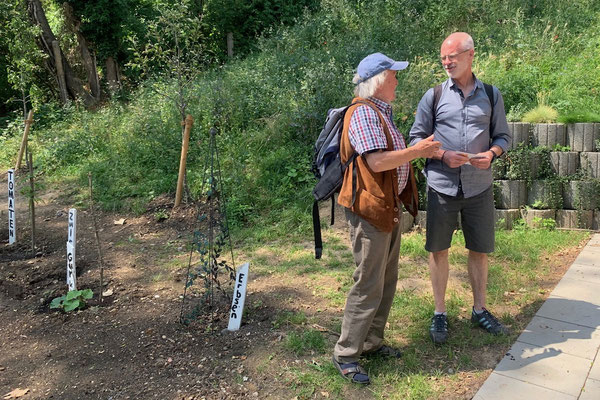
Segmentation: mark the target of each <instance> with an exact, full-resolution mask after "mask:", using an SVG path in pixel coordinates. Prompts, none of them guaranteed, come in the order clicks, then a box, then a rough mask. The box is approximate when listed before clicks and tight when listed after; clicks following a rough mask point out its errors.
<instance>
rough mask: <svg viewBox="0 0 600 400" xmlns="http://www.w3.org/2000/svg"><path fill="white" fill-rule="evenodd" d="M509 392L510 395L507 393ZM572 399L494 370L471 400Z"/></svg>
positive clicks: (572, 398) (574, 397)
mask: <svg viewBox="0 0 600 400" xmlns="http://www.w3.org/2000/svg"><path fill="white" fill-rule="evenodd" d="M509 393H510V395H508V394H509ZM507 398H510V399H511V400H531V399H544V400H574V399H577V397H576V396H570V395H568V394H565V393H561V392H557V391H554V390H550V389H547V388H545V387H541V386H537V385H532V384H531V383H527V382H523V381H520V380H518V379H514V378H510V377H508V376H504V375H500V374H497V373H495V372H492V374H491V375H490V376H489V378H487V380H486V381H485V383H484V384H483V386H482V387H481V388H480V389H479V391H478V392H477V394H476V395H475V397H473V400H506V399H507Z"/></svg>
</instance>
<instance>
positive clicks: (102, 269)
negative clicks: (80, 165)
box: [88, 172, 104, 303]
mask: <svg viewBox="0 0 600 400" xmlns="http://www.w3.org/2000/svg"><path fill="white" fill-rule="evenodd" d="M88 182H89V186H90V213H91V214H92V220H93V221H94V235H95V236H96V246H97V247H98V258H99V259H100V303H103V302H104V298H103V297H102V291H103V290H104V260H103V259H102V247H100V236H99V235H98V224H97V223H96V214H95V213H94V198H93V193H92V173H91V172H88Z"/></svg>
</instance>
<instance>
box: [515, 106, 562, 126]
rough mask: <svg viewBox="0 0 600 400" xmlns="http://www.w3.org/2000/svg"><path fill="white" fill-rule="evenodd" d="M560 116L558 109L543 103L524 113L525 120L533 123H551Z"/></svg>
mask: <svg viewBox="0 0 600 400" xmlns="http://www.w3.org/2000/svg"><path fill="white" fill-rule="evenodd" d="M557 118H558V111H556V110H555V109H554V108H552V107H550V106H547V105H544V104H541V105H539V106H537V107H536V108H534V109H532V110H530V111H528V112H526V113H525V115H523V119H522V121H523V122H529V123H531V124H539V123H550V122H556V120H557Z"/></svg>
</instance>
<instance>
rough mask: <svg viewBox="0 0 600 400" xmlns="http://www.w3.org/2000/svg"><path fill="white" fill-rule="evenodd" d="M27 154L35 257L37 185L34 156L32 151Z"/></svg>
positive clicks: (32, 245) (32, 242)
mask: <svg viewBox="0 0 600 400" xmlns="http://www.w3.org/2000/svg"><path fill="white" fill-rule="evenodd" d="M27 153H28V154H27V155H28V158H27V166H28V168H29V186H30V188H31V193H30V195H29V210H30V211H31V253H32V254H33V256H34V257H35V185H34V184H33V179H34V178H33V155H32V154H31V151H28V152H27Z"/></svg>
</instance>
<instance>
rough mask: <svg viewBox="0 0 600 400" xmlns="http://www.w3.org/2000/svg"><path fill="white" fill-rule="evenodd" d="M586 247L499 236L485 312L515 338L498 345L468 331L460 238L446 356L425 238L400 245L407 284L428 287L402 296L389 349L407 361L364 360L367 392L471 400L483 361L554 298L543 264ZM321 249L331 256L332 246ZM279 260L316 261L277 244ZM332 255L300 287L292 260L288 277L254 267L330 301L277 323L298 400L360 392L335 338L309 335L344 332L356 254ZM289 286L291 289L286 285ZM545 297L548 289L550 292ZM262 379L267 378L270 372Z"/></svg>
mask: <svg viewBox="0 0 600 400" xmlns="http://www.w3.org/2000/svg"><path fill="white" fill-rule="evenodd" d="M331 234H332V235H338V236H339V238H340V240H341V239H342V238H343V235H344V234H345V233H339V232H337V233H336V232H334V231H332V232H331ZM587 237H589V233H587V232H582V231H563V230H560V231H559V230H548V229H532V228H528V227H526V226H519V225H518V228H517V229H515V230H510V231H508V230H498V231H497V232H496V251H495V252H494V253H493V254H492V255H491V256H490V258H489V261H490V268H489V284H488V307H489V308H490V309H491V310H492V311H493V312H494V313H496V314H497V316H498V317H499V318H500V320H501V321H502V322H503V323H505V324H507V325H509V326H510V327H511V328H512V334H511V335H508V336H492V335H489V334H487V333H485V332H484V331H483V330H481V329H479V328H476V327H473V325H472V324H471V321H470V310H471V305H472V294H471V289H470V285H469V283H468V277H467V274H466V265H465V263H466V251H465V250H464V237H463V236H462V232H460V231H459V232H457V234H456V235H454V237H453V242H452V248H451V251H450V259H451V270H452V271H454V272H455V278H454V280H451V281H450V283H449V287H448V290H447V294H446V303H447V309H448V315H449V322H450V329H451V335H450V338H449V341H448V343H447V344H445V345H444V346H434V345H433V344H432V343H431V341H430V339H429V336H428V334H427V331H428V327H429V323H430V318H431V314H432V312H433V296H432V294H431V292H430V290H429V289H428V287H429V286H428V280H429V273H428V268H427V257H426V255H427V253H424V252H423V251H422V250H420V249H419V248H422V247H423V245H424V241H425V238H424V235H423V234H421V233H417V232H412V233H409V234H406V235H403V246H404V247H403V248H402V251H401V258H402V261H401V265H402V268H401V274H400V281H402V280H403V279H416V280H422V281H423V282H424V283H425V285H424V286H423V287H417V288H413V289H405V290H398V291H397V292H396V295H395V298H394V303H393V305H392V309H391V312H390V316H389V319H388V323H389V326H388V328H387V329H386V341H387V342H388V343H389V344H390V345H392V346H397V347H399V348H401V349H402V351H403V357H402V358H401V359H400V360H392V361H389V360H384V359H379V358H373V359H368V360H364V362H363V364H364V366H365V368H367V370H368V371H369V373H370V376H371V379H372V381H373V383H372V385H370V387H369V390H370V391H371V393H372V395H373V396H374V397H375V398H381V399H384V398H385V399H389V398H393V399H443V398H445V397H447V396H448V395H452V394H453V393H454V392H453V390H457V391H458V390H464V391H466V390H468V389H469V387H468V386H466V385H468V383H466V382H468V379H467V377H479V376H481V375H482V374H485V373H486V371H487V370H488V369H489V368H491V367H493V365H490V364H488V363H487V362H486V361H485V359H486V358H487V359H489V358H491V359H496V358H500V357H501V356H502V354H503V353H504V352H505V351H506V349H507V348H508V347H509V346H510V345H511V344H512V343H513V342H514V340H515V339H516V338H517V336H518V335H519V333H520V330H521V329H523V328H524V327H525V326H526V324H527V323H528V322H529V320H530V319H531V317H532V316H533V315H534V314H535V312H536V311H537V309H538V308H539V307H540V306H541V304H542V302H543V299H544V297H545V295H547V293H548V290H549V289H551V288H547V287H546V285H547V283H546V280H547V279H548V276H549V275H550V274H551V273H553V271H551V270H550V267H549V266H548V261H547V260H546V258H549V259H556V257H555V256H554V255H555V254H557V253H559V252H561V251H563V250H564V249H567V248H569V247H572V246H576V245H577V244H578V243H580V242H581V241H582V240H583V239H585V238H587ZM324 245H325V247H327V241H325V242H324ZM277 252H278V253H280V254H289V255H293V256H294V257H295V258H294V259H295V260H296V261H297V262H299V263H303V262H306V260H307V259H304V258H303V257H301V255H302V254H305V255H307V256H308V255H311V254H312V249H311V248H306V247H303V246H298V244H297V243H295V242H294V241H293V240H288V241H287V242H286V241H283V240H280V241H278V242H277ZM332 253H333V256H334V257H328V256H324V257H323V259H321V260H319V261H318V262H317V263H316V264H313V266H312V267H311V268H314V269H315V271H313V272H311V273H310V274H302V275H300V277H301V279H302V280H301V281H298V278H299V276H298V275H297V271H295V270H294V268H293V266H292V265H291V260H290V261H289V263H290V264H289V265H286V267H285V268H283V269H279V268H277V267H275V266H274V265H273V264H271V265H268V266H265V265H261V264H260V263H258V262H254V261H251V265H253V266H254V267H253V268H254V269H255V271H257V270H258V271H257V272H260V271H261V270H262V269H267V268H269V269H270V268H275V269H276V270H277V272H276V274H277V280H278V281H281V282H282V283H283V284H284V285H286V287H287V285H298V284H300V282H302V283H301V285H302V286H303V287H306V288H307V289H308V290H310V291H311V292H312V295H313V296H315V297H316V298H318V299H321V300H322V301H325V303H326V306H325V308H327V307H328V308H329V309H328V310H327V309H325V310H324V312H314V311H315V310H314V309H313V310H312V311H310V312H313V314H310V313H309V312H291V311H284V312H280V313H279V314H277V316H276V317H275V319H274V322H273V326H274V327H275V328H277V329H282V330H284V331H286V332H287V337H286V339H285V340H284V341H283V342H282V343H281V344H280V346H281V348H282V351H283V353H280V354H279V356H278V357H283V359H288V360H289V359H290V357H291V359H292V360H299V362H300V364H301V365H297V363H296V362H293V363H291V364H289V365H288V366H287V367H285V368H284V371H285V376H286V377H287V378H286V379H287V380H288V383H289V387H290V388H291V389H292V391H293V392H294V394H295V395H296V396H298V398H299V399H309V398H313V397H315V396H317V397H318V396H319V395H320V393H322V392H326V393H328V394H329V395H330V396H331V398H347V397H356V396H357V394H358V393H360V392H359V391H360V390H362V389H357V388H356V387H355V386H353V385H350V384H348V383H346V382H345V381H344V380H343V379H342V378H341V377H340V376H339V373H338V372H337V370H336V369H335V368H334V367H333V365H332V364H331V361H330V353H331V351H332V348H333V345H334V341H335V338H332V337H330V338H329V339H328V340H326V339H325V337H326V336H324V334H323V333H322V332H318V331H315V330H314V329H311V328H309V327H308V326H307V324H308V323H309V321H310V323H313V321H314V322H316V323H318V324H319V325H321V326H325V327H327V328H328V329H329V330H331V331H334V332H339V330H340V323H341V318H342V312H341V311H340V309H341V308H342V307H343V305H344V302H345V299H346V295H347V292H348V290H349V288H350V287H351V285H352V278H351V276H352V272H353V271H354V261H353V258H352V257H351V255H349V254H347V255H346V256H343V257H340V258H337V257H335V256H338V255H339V254H343V253H344V250H343V249H339V250H336V252H332ZM261 260H262V259H261ZM330 264H334V265H335V268H331V265H330ZM340 264H344V265H340ZM298 267H300V266H298ZM286 277H288V278H290V280H289V281H286ZM332 279H333V281H332ZM542 288H546V289H545V291H543V290H542ZM311 315H312V316H311ZM482 351H484V352H486V354H488V356H487V357H486V358H482V357H481V352H482ZM494 354H495V356H494ZM270 357H273V356H272V355H271V356H270ZM275 361H276V360H275ZM281 362H283V361H281ZM261 370H262V371H263V372H265V371H267V369H266V368H264V367H262V369H261ZM445 390H450V391H449V392H445Z"/></svg>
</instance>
